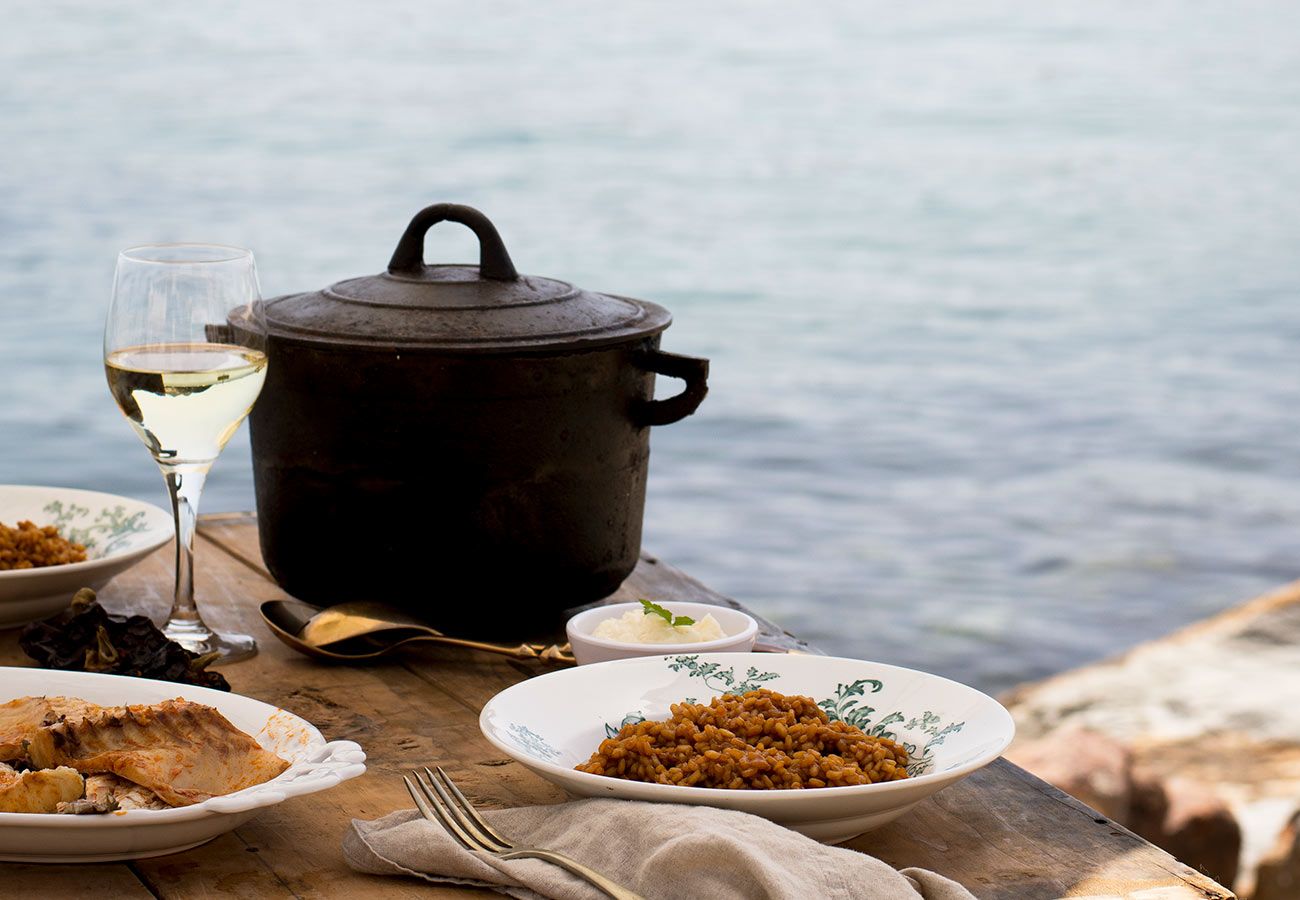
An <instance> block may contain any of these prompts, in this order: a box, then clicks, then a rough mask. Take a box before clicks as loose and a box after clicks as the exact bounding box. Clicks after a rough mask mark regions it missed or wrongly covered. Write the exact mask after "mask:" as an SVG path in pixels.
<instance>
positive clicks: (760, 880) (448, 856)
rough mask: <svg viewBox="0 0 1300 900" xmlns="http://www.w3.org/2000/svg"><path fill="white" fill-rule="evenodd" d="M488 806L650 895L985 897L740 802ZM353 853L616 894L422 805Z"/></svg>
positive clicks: (441, 877)
mask: <svg viewBox="0 0 1300 900" xmlns="http://www.w3.org/2000/svg"><path fill="white" fill-rule="evenodd" d="M483 814H484V816H485V818H487V820H488V821H489V822H491V823H492V825H493V826H494V827H495V828H496V829H497V830H498V831H500V832H501V833H502V834H504V835H505V836H506V837H508V838H510V839H511V841H513V842H514V843H516V844H519V845H529V846H534V847H544V848H546V849H547V850H554V851H557V852H559V853H563V854H565V855H566V856H570V857H572V858H574V859H576V860H578V861H579V862H581V863H583V864H584V865H586V866H588V867H590V868H592V869H595V870H596V871H597V872H600V873H601V874H602V875H604V876H605V877H607V878H609V879H611V880H613V881H614V882H616V883H618V884H620V885H622V886H623V887H625V888H627V889H629V890H632V891H636V892H637V893H638V894H641V895H642V896H644V897H646V898H647V900H685V898H708V900H729V898H737V900H741V898H743V900H760V898H772V900H786V898H789V900H810V898H822V897H827V898H854V900H909V898H912V900H915V898H923V900H974V896H973V895H972V894H971V893H970V892H969V891H967V890H966V889H965V888H964V887H962V886H961V885H959V884H957V883H956V882H955V881H951V880H949V879H947V878H944V877H943V876H941V875H937V874H935V873H934V872H930V871H927V870H925V869H903V870H901V871H898V870H895V869H894V868H892V867H891V866H889V865H886V864H885V863H883V862H881V861H880V860H878V859H875V858H874V857H871V856H867V855H865V854H863V853H858V852H856V851H854V850H847V849H844V848H842V847H830V846H827V845H825V844H819V843H818V842H816V841H814V840H812V839H811V838H807V837H804V836H803V835H801V834H798V833H796V832H793V831H790V830H788V829H786V828H783V827H781V826H780V825H777V824H775V823H773V822H769V821H768V820H766V819H761V818H759V817H757V816H752V815H750V814H749V813H743V812H736V811H735V810H728V809H714V808H712V807H708V806H682V805H678V804H664V803H642V802H637V801H630V800H613V799H595V800H578V801H575V802H572V803H561V804H557V805H554V806H526V807H520V808H517V809H501V810H485V811H484V812H483ZM343 855H344V857H345V858H346V859H347V862H348V865H350V866H352V868H354V869H357V870H359V871H361V872H371V873H374V874H379V875H410V876H415V877H418V878H423V879H425V880H426V881H431V882H436V883H444V884H464V885H475V886H478V887H488V888H492V889H494V890H496V891H498V892H500V893H502V894H507V895H509V896H511V897H518V898H522V900H535V898H537V897H539V896H540V897H547V898H553V900H600V898H604V897H605V894H604V893H603V892H601V891H600V890H598V889H597V888H595V887H593V886H592V885H589V884H587V882H585V881H583V880H582V879H580V878H578V877H577V876H575V875H571V874H569V873H568V872H566V871H565V870H563V869H561V868H559V867H558V866H554V865H551V864H550V863H547V862H542V861H540V860H534V859H521V860H513V861H510V862H503V861H501V860H496V859H493V858H491V857H489V856H486V855H484V854H479V853H470V852H469V851H467V850H465V849H463V848H462V847H461V846H460V845H459V844H457V843H456V842H455V841H454V840H453V839H452V838H451V837H450V836H449V835H448V834H447V833H446V832H445V831H444V830H443V829H442V828H441V827H440V826H438V825H436V824H434V823H432V822H429V821H427V820H426V819H424V818H423V817H422V816H421V815H420V814H419V813H418V812H417V811H415V810H403V811H400V812H395V813H392V814H391V815H387V816H384V817H383V818H382V819H376V820H375V821H373V822H364V821H361V820H360V819H353V820H352V828H351V829H350V830H349V831H348V832H347V834H346V835H345V836H344V838H343Z"/></svg>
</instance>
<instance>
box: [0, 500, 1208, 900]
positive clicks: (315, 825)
mask: <svg viewBox="0 0 1300 900" xmlns="http://www.w3.org/2000/svg"><path fill="white" fill-rule="evenodd" d="M197 554H198V563H197V578H198V596H199V598H200V604H201V605H202V607H203V609H204V615H205V616H206V618H207V620H208V621H209V622H210V623H211V624H213V625H214V626H216V627H218V628H223V627H224V628H230V629H237V630H240V631H247V632H250V633H252V634H254V635H256V636H257V639H258V643H259V645H260V647H261V652H260V653H259V654H258V655H257V656H256V657H254V658H253V659H250V660H247V661H245V662H241V663H237V664H234V665H231V666H229V667H227V668H225V669H223V671H224V673H225V674H226V677H227V678H228V679H229V680H230V682H231V684H232V686H233V687H234V690H235V691H236V692H239V693H243V694H248V695H250V696H253V697H257V698H258V699H261V700H265V701H267V702H269V703H274V704H276V705H277V706H281V707H283V708H285V709H288V710H291V711H292V712H295V713H297V714H298V715H300V716H303V717H305V718H307V719H308V720H310V721H311V722H313V723H315V724H316V725H317V726H318V727H319V728H320V730H321V731H322V732H323V733H324V734H325V736H326V737H327V738H332V739H337V738H348V739H351V740H354V741H357V742H359V743H360V744H361V745H362V746H363V747H364V748H365V749H366V752H367V753H368V754H369V763H368V765H369V770H368V771H367V772H366V774H365V775H363V776H362V777H360V778H357V779H355V780H353V781H349V782H346V783H345V784H343V785H340V786H339V787H337V788H335V789H333V790H330V791H326V792H324V793H320V794H315V795H312V796H310V797H303V798H299V799H296V800H290V801H288V802H286V803H283V804H280V805H279V806H275V807H272V808H270V809H268V810H266V811H265V812H263V813H262V814H261V815H260V816H258V817H257V818H256V819H254V820H253V821H251V822H249V823H248V824H247V825H244V826H243V827H242V828H239V829H237V830H236V831H234V832H232V833H229V834H226V835H223V836H221V837H219V838H217V839H216V840H214V841H212V842H211V843H208V844H206V845H204V846H202V847H198V848H196V849H194V850H189V851H187V852H185V853H178V854H174V855H172V856H162V857H157V858H154V859H141V860H135V861H133V862H129V863H109V864H101V865H85V866H39V865H17V864H0V895H3V896H14V897H43V898H56V897H64V896H68V897H73V896H87V895H89V894H91V893H92V892H93V894H95V895H98V896H101V897H128V898H132V897H139V898H150V897H165V898H173V897H176V898H181V897H256V898H276V897H301V898H308V897H365V898H401V897H411V898H443V897H453V896H456V897H461V896H475V895H477V896H497V895H493V894H489V893H487V892H483V891H475V890H469V889H463V888H439V887H430V886H428V885H426V884H423V883H417V882H415V881H414V880H412V881H405V880H402V879H399V878H385V877H378V876H369V875H361V874H358V873H355V872H353V871H351V870H350V869H348V868H347V867H346V865H344V863H343V859H342V855H341V853H340V850H339V843H340V841H341V840H342V837H343V832H344V830H345V829H346V828H347V825H348V821H349V820H350V819H352V818H361V819H373V818H377V817H379V816H382V815H385V814H386V813H389V812H392V811H393V810H395V809H402V808H408V807H409V806H410V798H409V797H408V796H407V794H406V791H405V789H404V788H403V786H402V783H401V781H400V779H399V775H400V774H401V773H403V772H405V771H408V770H410V769H411V768H413V767H415V766H423V765H432V764H434V763H437V764H439V765H442V766H444V767H445V768H446V769H447V770H448V771H449V772H450V773H451V775H452V777H454V778H455V779H456V780H457V782H458V783H460V784H461V785H463V786H464V787H465V789H466V793H467V794H469V796H470V798H471V799H472V800H474V801H475V802H476V803H480V804H483V805H486V806H492V805H497V806H518V805H525V804H537V803H556V802H560V801H561V800H563V799H564V798H563V795H562V794H561V792H560V791H559V789H557V788H555V787H554V786H552V785H551V784H549V783H548V782H546V781H543V780H542V779H540V778H538V777H537V776H535V775H533V774H532V773H530V772H529V771H528V770H527V769H525V768H524V767H523V766H521V765H519V764H518V763H515V762H513V761H511V760H509V759H505V758H503V757H502V755H501V753H500V751H498V750H496V749H495V748H493V747H492V745H491V744H489V743H488V742H487V741H486V740H485V739H484V738H483V737H482V736H481V735H480V734H479V730H478V713H479V709H480V708H481V707H482V706H483V704H484V703H485V702H486V701H487V700H488V698H490V697H491V696H492V695H493V694H495V693H496V692H497V691H499V690H501V689H502V688H504V687H506V686H507V685H510V684H513V683H515V682H517V681H520V680H522V679H524V678H526V677H528V676H529V675H531V674H534V673H536V672H538V671H542V670H541V669H539V668H537V667H536V666H534V665H533V664H525V663H518V662H514V661H511V660H505V659H501V658H497V657H492V656H487V655H484V654H475V653H462V652H459V651H451V652H449V651H446V650H438V651H432V650H425V651H414V652H412V653H410V654H409V655H406V656H404V657H402V658H400V659H399V660H396V661H393V662H388V663H384V664H379V665H372V666H365V667H342V666H330V665H322V664H319V663H316V662H313V661H311V660H309V659H306V658H304V657H302V656H299V655H297V654H295V653H293V652H292V651H290V650H289V649H288V648H287V647H284V646H283V645H282V644H280V642H279V641H277V640H276V639H275V638H274V637H272V636H271V634H270V633H269V632H268V631H267V630H266V628H265V626H264V625H263V624H262V622H261V619H260V618H259V616H258V613H257V607H258V605H259V604H260V603H262V602H263V601H265V600H271V599H277V598H283V597H285V594H284V593H283V592H282V591H281V590H280V589H279V588H278V587H277V586H276V584H275V583H274V582H273V581H272V580H271V578H270V576H269V575H268V574H267V572H266V570H265V569H264V568H263V567H262V562H261V555H260V553H259V552H258V546H257V526H256V521H255V520H254V519H253V518H252V517H251V516H247V515H234V516H232V515H226V516H209V517H205V518H204V520H203V521H202V523H201V525H200V528H199V540H198V546H197ZM322 564H325V565H328V562H327V561H322ZM171 578H172V569H171V554H170V550H169V549H168V548H164V549H163V550H161V551H159V552H158V553H156V554H154V555H153V556H151V557H150V558H148V559H146V560H145V561H144V562H142V563H141V564H140V565H138V566H136V567H135V568H134V569H132V570H131V571H130V572H127V573H126V574H124V575H122V576H120V577H118V579H117V580H116V581H114V582H113V583H112V584H111V585H110V586H109V587H108V588H106V589H105V590H104V592H103V594H102V599H103V601H104V604H105V605H106V606H108V607H109V608H112V609H125V608H128V607H129V608H131V609H133V610H139V611H143V612H146V613H148V614H150V615H153V616H154V617H155V618H158V617H161V616H162V615H163V614H164V613H165V610H166V607H167V605H168V603H169V599H168V598H169V594H170V588H171ZM639 596H646V597H651V598H653V599H658V600H672V599H679V600H685V599H691V600H700V599H706V600H713V601H716V602H719V603H733V601H730V600H728V599H726V598H725V597H722V596H720V595H718V594H716V593H714V592H713V591H710V590H709V589H708V588H706V587H704V586H703V585H701V584H700V583H699V582H697V581H694V580H693V579H691V578H689V577H687V576H686V575H684V574H682V573H681V572H679V571H677V570H676V569H673V568H672V567H671V566H669V565H667V564H665V563H663V562H661V561H658V560H655V559H653V558H650V557H646V558H644V559H643V560H642V562H641V565H640V566H638V568H637V570H636V572H635V573H634V574H633V575H632V577H631V578H630V579H628V582H627V583H626V584H625V585H624V586H623V588H622V589H621V590H620V591H619V593H618V594H617V595H615V596H614V597H612V598H610V599H611V601H618V600H626V599H631V598H635V597H639ZM17 639H18V632H17V630H9V631H0V664H3V665H25V664H27V663H28V662H29V661H28V660H27V659H26V657H25V656H23V654H22V653H21V651H20V650H19V649H18V640H17ZM761 640H763V641H764V642H766V643H771V644H777V645H781V644H784V645H785V646H797V645H798V642H797V640H796V639H794V638H792V637H791V636H789V635H784V634H782V633H781V632H780V631H778V630H776V629H775V628H772V627H771V626H767V627H766V628H765V632H764V635H763V637H762V638H761ZM847 846H849V847H852V848H853V849H856V850H861V851H863V852H866V853H871V854H874V855H875V856H877V857H879V858H881V859H883V860H885V861H886V862H888V863H890V864H891V865H894V866H899V867H903V866H923V867H926V868H929V869H933V870H935V871H937V872H941V873H943V874H945V875H948V876H950V877H952V878H955V879H957V880H958V881H960V882H962V883H963V884H965V885H966V886H967V887H968V888H969V889H970V890H971V891H973V892H974V893H975V894H976V895H977V896H979V897H980V898H990V900H992V898H998V900H1036V898H1055V897H1066V896H1068V897H1095V898H1102V897H1106V898H1113V897H1131V898H1134V900H1182V898H1189V900H1190V898H1200V900H1205V898H1230V897H1232V894H1231V893H1230V892H1229V891H1227V890H1225V889H1224V888H1222V887H1220V886H1219V885H1217V884H1215V883H1214V882H1213V881H1211V880H1209V879H1208V878H1206V877H1205V876H1203V875H1201V874H1199V873H1197V872H1195V871H1193V870H1191V869H1189V868H1187V867H1186V866H1184V865H1182V864H1181V863H1179V862H1178V861H1177V860H1175V859H1174V858H1173V857H1171V856H1169V855H1168V854H1167V853H1164V852H1163V851H1161V850H1159V849H1158V848H1156V847H1154V846H1152V845H1151V844H1149V843H1147V842H1146V841H1144V840H1142V839H1141V838H1139V837H1137V836H1136V835H1134V834H1132V833H1130V832H1129V831H1127V830H1125V829H1124V828H1121V827H1120V826H1118V825H1116V824H1115V823H1113V822H1109V821H1107V820H1106V819H1104V818H1102V817H1100V816H1099V815H1098V814H1097V813H1096V812H1094V811H1093V810H1091V809H1089V808H1088V807H1086V806H1084V805H1083V804H1082V803H1079V802H1078V801H1077V800H1074V799H1073V798H1071V797H1069V796H1068V795H1066V794H1064V793H1062V792H1060V791H1058V790H1056V789H1055V788H1053V787H1052V786H1051V785H1049V784H1047V783H1046V782H1043V781H1040V780H1038V779H1037V778H1034V777H1033V776H1032V775H1029V774H1028V773H1026V772H1024V771H1023V770H1021V769H1018V768H1016V767H1015V766H1013V765H1011V764H1010V763H1008V762H1006V761H1004V760H999V761H998V762H996V763H994V764H993V765H991V766H989V767H988V768H985V769H983V770H982V771H980V772H977V773H976V774H974V775H972V776H971V777H970V778H967V779H966V780H964V781H962V782H961V783H959V784H957V785H954V786H953V787H950V788H948V789H947V790H945V791H943V792H942V793H940V794H938V795H937V796H935V797H932V798H930V799H928V800H925V801H923V802H922V803H921V804H920V805H919V806H917V807H916V808H915V809H914V810H912V811H911V812H910V813H908V814H907V815H905V816H904V817H903V818H901V819H899V820H898V821H897V822H895V823H892V824H890V825H888V826H886V827H884V828H882V829H879V830H877V831H873V832H870V833H868V834H865V835H862V836H861V837H858V838H856V839H854V840H852V841H850V842H848V844H847Z"/></svg>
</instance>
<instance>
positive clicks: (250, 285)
mask: <svg viewBox="0 0 1300 900" xmlns="http://www.w3.org/2000/svg"><path fill="white" fill-rule="evenodd" d="M265 340H266V332H265V328H264V326H263V323H262V321H261V303H260V297H259V291H258V286H257V272H256V268H255V266H254V264H253V255H252V253H250V252H249V251H247V250H242V249H239V248H237V247H221V246H214V245H207V244H156V245H151V246H145V247H134V248H132V249H130V250H125V251H123V252H122V254H121V256H120V257H119V258H118V262H117V274H116V277H115V279H114V285H113V302H112V305H111V306H110V308H109V312H108V322H107V325H106V326H105V329H104V368H105V372H106V374H107V376H108V386H109V389H110V390H111V391H112V393H113V398H114V399H115V400H116V401H117V405H118V407H119V408H120V409H121V410H122V412H123V414H125V415H126V417H127V419H128V420H129V421H130V423H131V425H132V427H133V428H134V429H135V431H136V434H138V435H139V436H140V440H142V441H143V442H144V444H145V446H146V447H148V448H149V452H150V453H152V454H153V457H154V460H155V461H156V462H157V463H158V466H159V468H160V469H162V473H163V477H164V479H165V480H166V482H167V490H168V493H169V494H170V495H171V501H172V510H173V513H174V514H175V517H176V594H175V599H174V602H173V605H172V611H171V614H170V615H169V616H168V619H167V623H166V625H164V626H163V633H164V634H166V635H167V636H168V637H169V638H171V639H172V640H174V641H176V642H177V643H179V644H181V646H183V647H185V648H186V649H187V650H191V651H193V652H195V653H198V654H200V655H204V654H212V653H216V654H218V657H217V661H232V660H236V659H242V658H244V657H247V656H251V655H252V654H253V653H255V652H256V651H257V645H256V644H255V643H254V641H253V639H252V638H251V637H250V636H248V635H243V634H227V633H218V632H215V631H213V630H212V629H210V628H209V627H208V626H207V625H206V624H205V623H204V621H203V619H202V617H201V616H200V615H199V611H198V607H197V606H196V605H195V601H194V555H193V554H194V525H195V518H196V516H197V515H198V506H199V497H200V495H201V494H202V492H203V483H204V481H205V480H206V479H207V475H208V471H209V470H210V469H211V468H212V463H213V462H214V461H215V460H216V458H217V456H219V455H220V454H221V451H222V449H224V448H225V446H226V443H227V442H228V441H229V440H230V438H231V436H233V435H234V433H235V432H236V431H237V430H238V429H239V423H241V422H242V421H244V419H245V418H246V417H247V416H248V413H249V411H250V410H251V409H252V408H253V403H254V402H255V401H256V400H257V395H258V393H259V392H260V391H261V390H262V383H263V382H264V381H265V380H266V352H265Z"/></svg>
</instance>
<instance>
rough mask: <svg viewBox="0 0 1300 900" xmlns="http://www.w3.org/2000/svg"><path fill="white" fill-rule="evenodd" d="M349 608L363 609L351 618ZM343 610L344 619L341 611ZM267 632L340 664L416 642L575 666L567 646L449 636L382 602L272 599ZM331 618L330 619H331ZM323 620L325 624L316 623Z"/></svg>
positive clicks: (264, 609) (266, 606) (264, 608)
mask: <svg viewBox="0 0 1300 900" xmlns="http://www.w3.org/2000/svg"><path fill="white" fill-rule="evenodd" d="M346 607H351V608H354V609H355V608H364V612H362V613H359V614H358V615H356V616H355V621H352V620H351V617H349V616H348V614H347V612H346V609H345V608H346ZM340 609H344V610H345V611H344V612H343V613H342V614H341V615H335V614H334V613H335V611H336V610H340ZM260 610H261V613H262V619H263V621H265V622H266V626H267V628H269V629H270V630H271V633H272V634H274V635H275V636H276V637H277V638H279V639H280V641H281V642H282V643H284V644H285V645H286V646H288V647H291V648H292V649H294V650H297V651H298V652H299V653H302V654H305V655H307V656H311V657H315V658H316V659H328V660H333V661H335V662H361V661H364V660H370V659H378V658H379V657H381V656H385V655H386V654H388V653H391V652H393V651H394V650H396V649H397V648H399V647H404V646H406V645H408V644H413V643H417V642H419V643H430V644H442V645H445V646H452V647H465V648H468V649H470V650H482V651H484V652H486V653H496V654H500V655H503V656H511V657H514V658H515V659H541V660H545V661H547V662H552V663H561V664H568V665H572V664H573V662H574V660H573V654H572V653H570V652H569V646H568V645H567V644H564V645H562V646H557V645H555V644H550V645H546V644H518V645H515V646H510V645H505V644H491V643H486V642H484V641H472V640H466V639H464V638H456V637H448V636H447V635H445V634H443V633H442V632H440V631H438V630H437V629H434V628H430V627H429V626H427V625H425V624H424V623H422V622H418V621H416V620H414V619H411V618H410V617H408V616H406V615H405V614H403V613H401V612H398V611H396V610H390V609H389V608H388V607H385V606H383V605H382V604H378V603H355V604H341V605H340V606H337V607H330V608H329V609H325V610H322V609H320V608H319V607H316V606H312V605H311V604H309V603H303V602H302V601H300V600H268V601H266V602H265V603H263V604H262V605H261V607H260ZM326 614H329V615H326ZM322 616H324V619H322V620H321V621H323V623H324V624H323V625H321V626H320V627H319V628H313V627H312V623H313V622H314V621H316V620H317V619H318V617H322Z"/></svg>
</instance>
